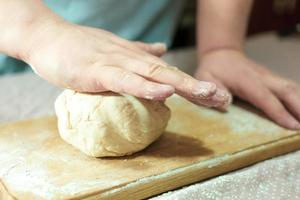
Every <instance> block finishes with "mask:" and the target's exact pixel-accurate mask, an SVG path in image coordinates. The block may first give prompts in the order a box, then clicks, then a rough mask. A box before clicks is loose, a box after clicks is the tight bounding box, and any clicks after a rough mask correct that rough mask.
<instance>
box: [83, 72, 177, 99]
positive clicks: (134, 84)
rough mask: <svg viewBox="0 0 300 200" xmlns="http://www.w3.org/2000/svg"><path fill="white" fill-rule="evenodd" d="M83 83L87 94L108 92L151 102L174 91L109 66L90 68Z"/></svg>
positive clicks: (170, 87) (167, 86)
mask: <svg viewBox="0 0 300 200" xmlns="http://www.w3.org/2000/svg"><path fill="white" fill-rule="evenodd" d="M85 81H86V82H85V83H84V84H85V85H86V87H85V88H86V90H87V91H89V92H102V91H107V90H110V91H113V92H117V93H126V94H130V95H133V96H136V97H141V98H146V99H153V100H164V99H166V98H167V97H169V96H171V95H172V94H173V93H174V91H175V90H174V88H173V87H172V86H169V85H166V84H159V83H155V82H151V81H149V80H146V79H144V78H143V77H141V76H139V75H136V74H134V73H132V72H129V71H127V70H124V69H121V68H117V67H110V66H103V67H91V69H90V70H89V73H88V76H87V77H85Z"/></svg>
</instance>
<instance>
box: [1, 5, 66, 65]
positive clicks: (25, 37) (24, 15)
mask: <svg viewBox="0 0 300 200" xmlns="http://www.w3.org/2000/svg"><path fill="white" fill-rule="evenodd" d="M61 20H62V19H61V18H60V17H59V16H56V15H55V14H54V13H53V12H51V10H49V9H48V8H47V7H46V6H45V5H44V4H43V2H42V1H41V0H21V1H20V0H9V1H7V0H0V27H1V33H0V52H1V53H3V54H6V55H9V56H12V57H15V58H19V59H23V60H24V59H26V57H27V53H28V51H30V46H31V45H32V43H33V41H34V40H36V39H37V38H36V37H37V36H38V35H41V34H42V33H41V32H43V31H46V30H45V28H46V27H47V25H48V24H51V23H52V24H53V23H57V22H59V21H61ZM46 24H47V25H46ZM42 27H43V28H42Z"/></svg>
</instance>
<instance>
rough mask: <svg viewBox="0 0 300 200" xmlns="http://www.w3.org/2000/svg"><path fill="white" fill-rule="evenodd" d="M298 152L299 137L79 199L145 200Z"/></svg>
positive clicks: (249, 149)
mask: <svg viewBox="0 0 300 200" xmlns="http://www.w3.org/2000/svg"><path fill="white" fill-rule="evenodd" d="M297 149H300V134H296V135H292V136H288V137H285V138H281V139H279V140H274V141H271V142H268V143H264V144H260V145H258V146H254V147H251V148H247V149H244V150H242V151H239V152H235V153H233V154H225V155H222V156H218V157H215V158H213V159H209V160H206V161H201V162H197V163H194V164H192V165H189V166H185V167H180V168H176V169H173V170H170V171H169V172H166V173H164V174H158V175H154V176H149V177H145V178H142V179H140V180H138V181H135V182H132V183H129V184H126V185H123V186H120V187H118V188H114V189H112V190H110V191H106V192H103V193H99V192H98V193H94V194H90V195H88V196H86V195H85V196H81V197H79V198H78V199H85V200H95V199H103V200H105V199H114V200H122V199H144V198H147V197H151V196H153V195H157V194H161V193H163V192H167V191H170V190H173V189H176V188H179V187H182V186H185V185H189V184H191V183H195V182H198V181H202V180H205V179H208V178H212V177H215V176H218V175H221V174H225V173H227V172H230V171H233V170H236V169H240V168H243V167H246V166H249V165H252V164H255V163H257V162H259V161H263V160H266V159H268V158H271V157H275V156H279V155H282V154H285V153H288V152H291V151H295V150H297Z"/></svg>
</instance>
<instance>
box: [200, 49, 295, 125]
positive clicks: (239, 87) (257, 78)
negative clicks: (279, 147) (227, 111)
mask: <svg viewBox="0 0 300 200" xmlns="http://www.w3.org/2000/svg"><path fill="white" fill-rule="evenodd" d="M195 76H196V78H198V79H201V80H206V81H212V82H215V83H216V84H217V85H218V86H219V87H220V88H224V89H228V90H229V91H230V92H231V93H233V95H235V96H238V97H240V98H241V99H244V100H246V101H248V102H250V103H252V104H253V105H254V106H256V107H257V108H259V109H261V110H262V111H264V112H265V113H266V114H267V115H268V116H269V117H270V118H271V119H272V120H274V121H275V122H277V123H278V124H279V125H281V126H283V127H286V128H289V129H300V123H299V121H300V86H299V85H298V84H296V83H295V82H293V81H291V80H287V79H284V78H282V77H280V76H278V75H276V74H274V73H272V72H270V71H269V70H267V69H266V68H265V67H263V66H261V65H259V64H257V63H255V62H253V61H252V60H250V59H248V58H247V57H246V56H245V55H244V54H243V53H241V52H239V51H237V50H229V49H223V50H215V51H211V52H208V53H207V54H205V55H203V57H202V58H201V63H200V67H199V68H198V70H197V72H196V74H195Z"/></svg>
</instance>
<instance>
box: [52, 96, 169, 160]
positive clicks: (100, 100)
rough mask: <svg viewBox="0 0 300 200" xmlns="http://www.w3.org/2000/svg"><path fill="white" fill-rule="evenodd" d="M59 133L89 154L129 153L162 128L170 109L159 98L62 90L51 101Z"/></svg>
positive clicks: (148, 141)
mask: <svg viewBox="0 0 300 200" xmlns="http://www.w3.org/2000/svg"><path fill="white" fill-rule="evenodd" d="M55 112H56V115H57V118H58V130H59V133H60V136H61V137H62V138H63V139H64V140H65V141H66V142H67V143H70V144H72V145H73V146H74V147H76V148H78V149H80V150H81V151H82V152H84V153H85V154H87V155H89V156H93V157H105V156H122V155H130V154H132V153H134V152H137V151H140V150H142V149H144V148H145V147H147V146H148V145H149V144H151V143H152V142H153V141H154V140H156V139H157V138H158V137H159V136H160V135H161V134H162V132H163V131H164V129H165V128H166V126H167V123H168V120H169V118H170V110H169V108H168V107H167V106H165V105H164V103H163V102H159V101H151V100H145V99H140V98H136V97H133V96H129V95H124V94H116V93H112V92H105V93H101V94H84V93H78V92H74V91H72V90H65V91H63V92H62V93H61V94H60V95H59V96H58V97H57V99H56V101H55Z"/></svg>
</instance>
